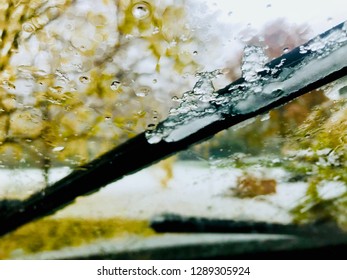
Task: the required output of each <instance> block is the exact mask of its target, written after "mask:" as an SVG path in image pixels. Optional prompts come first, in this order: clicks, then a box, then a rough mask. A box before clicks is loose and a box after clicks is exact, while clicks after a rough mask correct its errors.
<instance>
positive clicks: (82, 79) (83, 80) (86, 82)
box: [79, 76, 90, 84]
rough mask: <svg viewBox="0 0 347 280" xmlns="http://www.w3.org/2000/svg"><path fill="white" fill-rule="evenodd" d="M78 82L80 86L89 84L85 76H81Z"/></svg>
mask: <svg viewBox="0 0 347 280" xmlns="http://www.w3.org/2000/svg"><path fill="white" fill-rule="evenodd" d="M79 80H80V82H81V83H82V84H88V83H89V82H90V80H89V78H88V77H86V76H81V77H80V78H79Z"/></svg>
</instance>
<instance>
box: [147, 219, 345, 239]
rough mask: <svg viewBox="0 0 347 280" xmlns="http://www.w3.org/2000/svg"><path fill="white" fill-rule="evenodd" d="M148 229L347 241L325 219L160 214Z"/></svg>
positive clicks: (163, 231)
mask: <svg viewBox="0 0 347 280" xmlns="http://www.w3.org/2000/svg"><path fill="white" fill-rule="evenodd" d="M150 226H151V228H153V229H154V230H155V231H156V232H158V233H244V234H281V235H283V234H284V235H295V236H301V237H311V238H324V237H329V238H331V237H332V236H334V237H336V238H337V237H340V238H343V239H344V240H347V235H346V232H344V231H342V230H341V229H340V228H339V227H338V226H337V225H336V223H335V222H333V221H326V220H319V221H315V222H312V223H308V224H298V225H296V224H280V223H271V222H259V221H241V220H230V219H219V218H218V219H217V218H206V217H186V216H180V215H177V214H162V215H158V216H155V217H154V218H153V219H152V220H151V221H150Z"/></svg>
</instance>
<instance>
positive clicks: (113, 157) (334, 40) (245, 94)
mask: <svg viewBox="0 0 347 280" xmlns="http://www.w3.org/2000/svg"><path fill="white" fill-rule="evenodd" d="M346 38H347V35H346V23H342V24H340V25H338V26H336V27H334V28H332V29H330V30H329V31H327V32H325V33H324V34H322V35H320V36H317V37H316V38H314V39H313V40H311V41H309V42H308V43H306V44H304V45H302V46H300V47H297V48H296V49H294V50H293V51H291V52H289V53H287V54H285V55H283V56H281V57H279V58H277V59H274V60H273V61H271V62H269V63H267V64H264V65H262V64H261V63H262V61H263V60H260V61H258V62H259V63H257V71H253V70H252V69H250V71H251V72H247V75H244V77H242V78H241V79H239V80H237V81H236V82H234V83H232V84H230V85H228V86H227V87H225V88H224V89H221V90H218V91H215V90H214V89H213V86H212V87H211V84H212V83H211V79H213V77H214V76H215V75H218V72H214V73H202V74H201V75H200V76H199V79H200V80H198V82H197V84H196V86H195V87H194V88H193V90H192V91H191V92H189V93H187V94H188V96H187V95H186V101H185V100H183V101H184V102H193V103H194V102H195V103H197V104H198V105H199V106H195V109H196V110H186V109H187V108H188V107H189V106H186V105H189V104H181V106H180V109H179V110H178V111H176V112H175V111H173V112H171V115H170V116H169V117H168V118H167V120H165V121H163V122H162V123H160V124H159V125H158V127H157V128H156V129H155V130H153V131H151V132H146V133H142V134H139V135H138V136H136V137H134V138H132V139H130V140H128V141H127V142H126V143H124V144H122V145H120V146H118V147H116V148H114V149H113V150H110V151H109V152H107V153H105V154H104V155H102V156H100V157H99V158H97V159H96V160H93V161H92V162H90V163H88V164H86V165H84V166H81V167H80V168H78V169H76V170H75V171H73V172H72V173H71V174H69V175H68V176H66V177H64V178H63V179H61V180H60V181H58V182H56V183H55V184H53V185H52V186H49V187H47V188H45V189H44V190H42V191H40V192H37V193H35V194H33V195H32V196H30V197H29V198H28V199H26V200H24V201H23V202H22V203H21V205H17V203H16V207H11V208H9V209H7V211H5V212H1V213H0V225H1V226H0V235H1V234H5V233H7V232H9V231H11V230H14V229H16V228H18V227H19V226H21V225H23V224H26V223H28V222H30V221H32V220H35V219H37V218H40V217H43V216H46V215H48V214H51V213H54V212H55V211H57V210H59V209H61V208H62V207H64V206H66V205H68V204H70V203H71V202H73V201H74V200H75V199H76V198H77V197H78V196H81V195H86V194H89V193H92V192H95V191H97V190H99V189H100V188H101V187H103V186H105V185H107V184H109V183H111V182H113V181H116V180H119V179H121V178H122V177H123V176H125V175H129V174H131V173H134V172H136V171H138V170H140V169H143V168H145V167H147V166H149V165H151V164H153V163H155V162H158V161H159V160H162V159H164V158H166V157H168V156H170V155H172V154H174V153H177V152H179V151H182V150H184V149H186V148H188V147H189V146H190V145H192V144H195V143H197V142H201V141H203V140H205V139H208V138H210V137H212V136H213V135H214V134H216V133H217V132H219V131H221V130H223V129H226V128H229V127H230V126H233V125H235V124H238V123H240V122H242V121H244V120H247V119H250V118H252V117H255V116H257V115H259V114H263V113H265V112H267V111H269V110H271V109H273V108H275V107H278V106H281V105H283V104H285V103H286V102H288V101H290V100H293V99H294V98H296V97H298V96H300V95H302V94H304V93H307V92H309V91H311V90H314V89H316V88H318V87H321V86H323V85H326V84H327V83H330V82H332V81H335V80H337V79H339V78H341V77H343V76H345V75H347V40H346ZM248 51H249V52H252V49H249V50H248ZM253 51H257V50H253ZM245 61H246V62H247V59H246V60H245ZM245 69H247V67H245ZM206 93H208V94H207V96H205V95H206ZM201 104H203V105H201Z"/></svg>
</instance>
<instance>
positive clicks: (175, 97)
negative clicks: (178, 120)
mask: <svg viewBox="0 0 347 280" xmlns="http://www.w3.org/2000/svg"><path fill="white" fill-rule="evenodd" d="M171 100H172V101H175V102H178V101H180V99H179V98H178V97H177V96H173V97H172V98H171Z"/></svg>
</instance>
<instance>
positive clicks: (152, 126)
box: [147, 123, 156, 130]
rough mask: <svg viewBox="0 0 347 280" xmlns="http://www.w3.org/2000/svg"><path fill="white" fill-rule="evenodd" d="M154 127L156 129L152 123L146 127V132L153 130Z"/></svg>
mask: <svg viewBox="0 0 347 280" xmlns="http://www.w3.org/2000/svg"><path fill="white" fill-rule="evenodd" d="M155 127H156V125H155V124H154V123H150V124H148V125H147V129H148V130H153V129H155Z"/></svg>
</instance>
